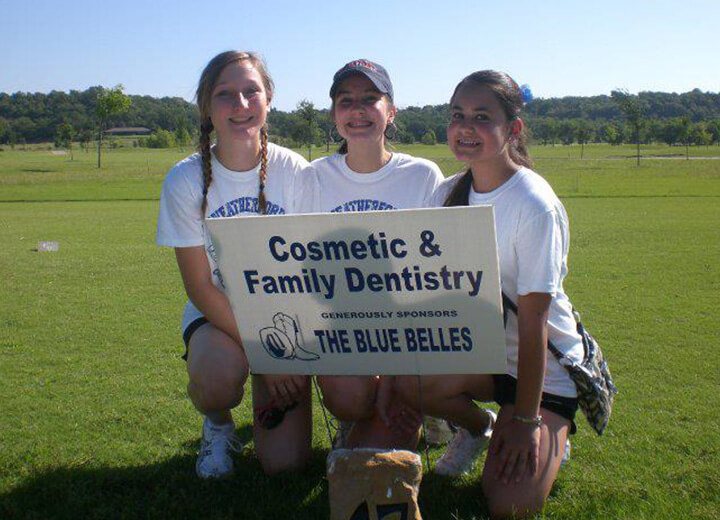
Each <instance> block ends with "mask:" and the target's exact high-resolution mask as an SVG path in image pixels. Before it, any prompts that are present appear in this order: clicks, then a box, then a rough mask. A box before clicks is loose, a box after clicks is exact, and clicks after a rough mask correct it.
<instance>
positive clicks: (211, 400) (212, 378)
mask: <svg viewBox="0 0 720 520" xmlns="http://www.w3.org/2000/svg"><path fill="white" fill-rule="evenodd" d="M188 376H189V382H188V395H190V398H191V399H192V401H193V403H195V405H196V406H197V407H198V408H200V409H201V410H219V409H230V408H234V407H235V406H237V405H238V404H239V403H240V401H241V400H242V398H243V395H244V385H245V381H246V380H247V372H241V371H235V370H231V369H229V368H228V367H225V368H223V369H219V370H217V371H213V370H188Z"/></svg>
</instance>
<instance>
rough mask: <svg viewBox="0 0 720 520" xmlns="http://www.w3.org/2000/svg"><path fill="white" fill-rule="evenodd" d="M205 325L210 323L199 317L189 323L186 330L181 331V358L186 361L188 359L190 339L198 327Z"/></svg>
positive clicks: (203, 317)
mask: <svg viewBox="0 0 720 520" xmlns="http://www.w3.org/2000/svg"><path fill="white" fill-rule="evenodd" d="M206 323H210V322H209V321H208V320H207V318H205V316H201V317H200V318H197V319H195V320H193V321H191V322H190V325H188V326H187V328H186V329H185V330H184V331H183V341H184V342H185V354H183V355H182V358H183V359H184V360H185V361H187V357H188V349H189V348H190V338H191V337H192V335H193V334H194V333H195V331H196V330H198V329H199V328H200V327H202V326H203V325H205V324H206Z"/></svg>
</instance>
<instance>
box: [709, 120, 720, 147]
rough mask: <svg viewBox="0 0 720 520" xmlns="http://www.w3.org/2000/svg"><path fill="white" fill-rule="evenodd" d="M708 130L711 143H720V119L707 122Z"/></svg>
mask: <svg viewBox="0 0 720 520" xmlns="http://www.w3.org/2000/svg"><path fill="white" fill-rule="evenodd" d="M707 130H708V132H710V143H711V144H720V120H717V119H716V120H713V121H710V122H709V123H708V124H707Z"/></svg>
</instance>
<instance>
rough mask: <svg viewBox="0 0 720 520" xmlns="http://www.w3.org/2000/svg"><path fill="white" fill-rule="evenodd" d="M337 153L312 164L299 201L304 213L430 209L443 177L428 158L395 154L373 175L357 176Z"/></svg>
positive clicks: (344, 156) (361, 174)
mask: <svg viewBox="0 0 720 520" xmlns="http://www.w3.org/2000/svg"><path fill="white" fill-rule="evenodd" d="M346 157H347V155H344V154H335V155H330V156H328V157H322V158H320V159H317V160H315V161H313V162H312V164H311V168H310V169H309V170H308V173H307V175H305V176H304V178H305V183H304V187H303V190H302V195H301V197H302V200H299V201H298V206H299V208H300V211H302V212H304V213H328V212H332V213H337V212H346V211H376V210H389V209H410V208H422V207H425V206H427V204H428V203H429V202H430V198H431V197H432V194H433V191H434V190H435V188H436V187H437V186H438V185H439V184H440V182H441V181H442V179H443V175H442V173H441V172H440V168H438V166H437V165H436V164H435V163H434V162H432V161H428V160H426V159H420V158H418V157H413V156H411V155H407V154H404V153H393V154H392V157H391V158H390V161H388V163H387V164H386V165H385V166H383V167H382V168H380V169H379V170H377V171H375V172H372V173H357V172H355V171H353V170H351V169H350V167H349V166H348V165H347V163H346V162H345V159H346Z"/></svg>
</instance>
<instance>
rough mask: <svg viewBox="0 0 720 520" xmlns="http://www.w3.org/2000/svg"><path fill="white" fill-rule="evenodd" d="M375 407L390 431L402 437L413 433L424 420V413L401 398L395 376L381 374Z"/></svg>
mask: <svg viewBox="0 0 720 520" xmlns="http://www.w3.org/2000/svg"><path fill="white" fill-rule="evenodd" d="M375 408H376V410H377V412H378V415H379V416H380V419H382V421H383V422H384V423H385V424H386V425H387V427H388V428H390V431H392V432H393V433H394V434H395V435H398V436H400V437H405V436H410V435H413V434H414V433H415V432H417V430H418V428H419V427H420V423H421V422H422V415H420V414H419V413H418V412H416V411H415V410H414V409H412V408H411V407H409V406H407V405H406V404H405V403H403V402H402V401H401V400H400V399H399V397H398V395H397V393H396V392H395V377H394V376H380V381H379V382H378V389H377V395H376V398H375Z"/></svg>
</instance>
